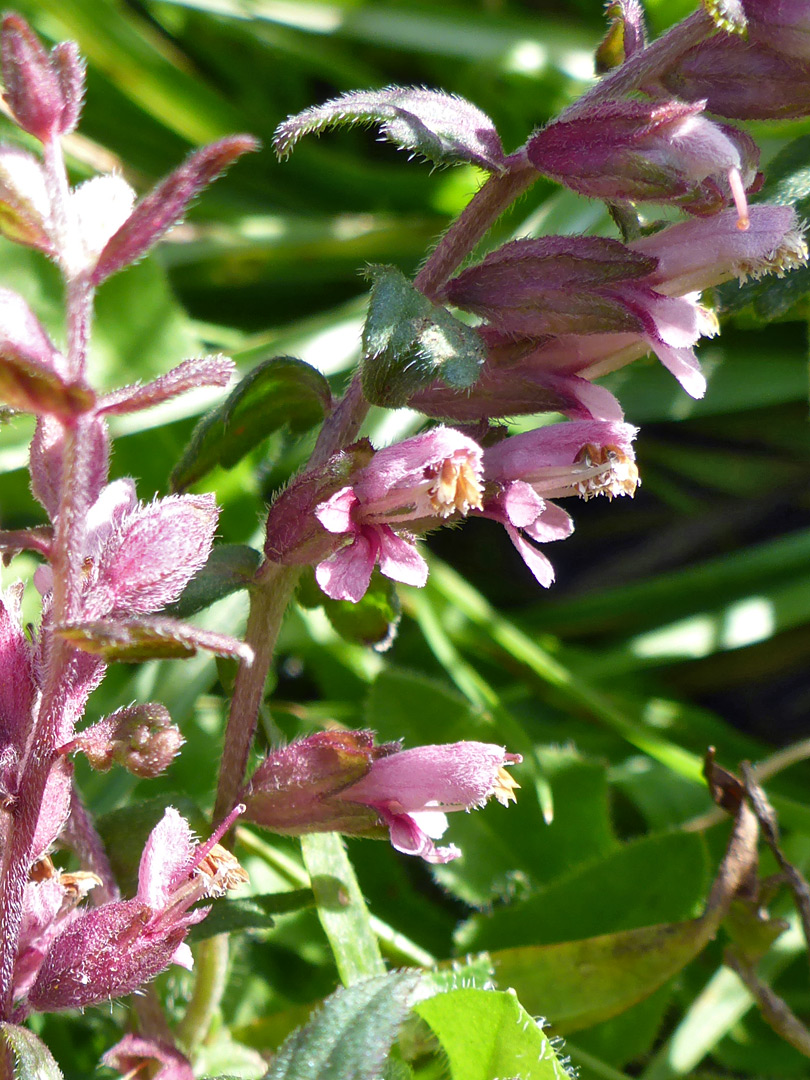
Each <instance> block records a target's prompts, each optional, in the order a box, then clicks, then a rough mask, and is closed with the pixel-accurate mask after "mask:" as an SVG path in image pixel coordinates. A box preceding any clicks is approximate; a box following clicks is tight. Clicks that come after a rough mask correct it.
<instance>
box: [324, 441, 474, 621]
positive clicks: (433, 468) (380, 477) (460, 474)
mask: <svg viewBox="0 0 810 1080" xmlns="http://www.w3.org/2000/svg"><path fill="white" fill-rule="evenodd" d="M480 505H481V448H480V447H479V446H478V445H477V443H475V442H473V440H472V439H469V438H467V436H466V435H462V434H461V433H460V432H458V431H454V430H453V428H445V427H438V428H434V429H433V430H431V431H428V432H426V433H424V434H422V435H416V436H415V437H414V438H412V439H406V440H405V441H404V442H401V443H397V444H396V445H394V446H389V447H386V448H385V449H384V450H379V451H377V453H376V454H375V455H374V457H373V458H372V459H371V462H370V463H369V464H368V465H367V466H365V467H364V468H362V469H361V470H360V471H359V472H357V473H356V474H355V475H354V476H353V477H352V482H351V485H350V486H347V487H343V488H341V489H340V490H339V491H337V492H335V493H334V494H333V495H331V496H330V497H329V498H328V499H326V500H325V501H324V502H321V503H319V504H318V505H317V506H316V507H315V517H316V518H317V519H318V521H319V522H320V523H321V525H322V526H323V527H324V529H326V530H327V531H328V532H330V533H334V534H335V535H338V536H343V537H345V538H346V539H347V540H348V543H347V544H346V545H344V546H343V547H341V548H340V549H339V550H338V551H336V552H334V554H332V555H330V556H329V557H328V558H326V559H324V560H323V561H322V562H320V563H319V564H318V566H317V568H316V570H315V576H316V579H317V581H318V584H319V585H320V587H321V588H322V589H323V591H324V592H325V593H326V595H327V596H331V597H332V598H333V599H335V600H351V601H352V602H353V603H356V602H357V601H358V600H360V599H361V597H362V596H363V595H364V594H365V592H366V589H367V588H368V585H369V582H370V580H371V574H372V571H373V570H374V566H375V565H376V564H377V563H379V566H380V570H381V571H382V573H383V574H385V576H386V577H389V578H391V579H393V580H394V581H401V582H403V584H406V585H415V586H417V587H421V586H423V585H424V584H425V582H426V581H427V573H428V570H427V563H426V562H425V560H424V559H423V558H422V556H421V555H420V554H419V552H418V551H417V549H416V547H415V545H414V544H413V542H412V541H411V540H410V539H406V538H405V537H403V536H400V535H398V533H396V532H394V528H393V527H394V526H403V525H404V526H407V525H409V524H410V525H411V526H412V527H415V528H416V529H417V530H419V529H424V528H425V527H427V525H428V524H431V523H434V522H437V521H438V522H440V521H443V520H446V519H447V518H449V517H451V516H452V515H454V514H462V515H464V514H466V513H468V511H469V510H471V509H475V508H477V507H480Z"/></svg>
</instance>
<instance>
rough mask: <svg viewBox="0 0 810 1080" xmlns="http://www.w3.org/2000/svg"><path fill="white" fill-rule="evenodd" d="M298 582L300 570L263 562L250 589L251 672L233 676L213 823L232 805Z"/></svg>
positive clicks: (247, 636)
mask: <svg viewBox="0 0 810 1080" xmlns="http://www.w3.org/2000/svg"><path fill="white" fill-rule="evenodd" d="M300 576H301V567H300V566H279V565H278V564H277V563H268V562H265V563H264V564H263V565H262V566H261V567H260V569H259V572H258V574H257V575H256V579H255V582H254V585H253V587H252V589H251V592H250V614H249V615H248V623H247V629H246V631H245V641H246V642H247V643H248V644H249V645H250V646H251V648H252V649H253V653H254V656H253V663H252V664H251V665H250V667H248V666H247V664H241V665H240V667H239V671H238V673H237V676H236V683H235V685H234V690H233V698H232V699H231V708H230V712H229V714H228V723H227V726H226V728H225V745H224V747H223V750H222V762H221V764H220V771H219V782H218V786H217V797H216V802H215V804H214V821H215V822H216V821H221V820H222V818H224V817H225V816H226V815H227V814H228V813H229V812H230V811H231V810H232V809H233V807H234V805H235V804H236V801H237V797H238V794H239V789H240V787H241V786H242V781H243V780H244V777H245V769H246V768H247V763H248V757H249V755H250V747H251V745H252V743H253V736H254V735H255V733H256V724H257V722H258V717H259V706H260V705H261V703H262V697H263V696H264V685H265V683H266V681H267V674H268V672H269V671H270V665H271V663H272V661H273V652H274V650H275V647H276V641H277V640H278V633H279V630H280V629H281V622H282V619H283V618H284V612H285V611H286V610H287V605H288V604H289V602H290V598H291V597H292V594H293V592H294V590H295V586H296V584H297V583H298V578H299V577H300Z"/></svg>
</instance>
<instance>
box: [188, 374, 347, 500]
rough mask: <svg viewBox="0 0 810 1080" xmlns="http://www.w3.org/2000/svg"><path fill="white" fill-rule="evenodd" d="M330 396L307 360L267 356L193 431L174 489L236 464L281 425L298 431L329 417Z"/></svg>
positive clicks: (306, 429) (324, 380)
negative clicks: (219, 468)
mask: <svg viewBox="0 0 810 1080" xmlns="http://www.w3.org/2000/svg"><path fill="white" fill-rule="evenodd" d="M331 400H332V399H331V391H330V390H329V384H328V383H327V381H326V379H325V378H324V377H323V375H321V373H320V372H319V371H316V369H315V368H313V367H310V365H309V364H305V363H304V361H303V360H296V359H295V358H294V357H291V356H276V357H274V358H273V359H271V360H265V361H264V362H263V363H261V364H259V365H258V366H257V367H255V368H254V369H253V371H251V372H250V373H249V374H248V375H246V376H245V378H244V379H242V381H241V382H240V383H239V385H238V386H237V387H236V389H235V390H233V391H232V392H231V394H229V396H228V397H227V399H226V400H225V401H224V402H223V403H222V405H220V406H219V407H218V408H216V409H214V410H213V412H210V413H209V414H208V415H207V416H205V417H203V419H202V420H201V421H200V423H199V424H198V425H197V427H196V428H195V429H194V432H193V433H192V436H191V440H190V442H189V444H188V446H187V447H186V449H185V451H184V452H183V454H182V456H181V458H180V461H179V462H178V463H177V465H176V466H175V468H174V470H173V472H172V476H171V485H172V488H173V490H175V491H181V490H183V489H185V488H187V487H188V486H189V485H190V484H193V483H195V482H196V481H197V480H199V479H200V478H201V477H202V476H205V474H206V473H208V472H210V471H211V469H213V468H214V467H215V466H216V465H220V466H222V468H224V469H231V468H233V466H234V465H236V464H237V462H239V461H240V460H241V459H242V458H243V457H244V456H245V454H247V453H248V452H249V451H250V450H252V449H253V448H254V447H255V446H258V444H259V443H261V442H262V441H263V440H264V439H266V438H267V436H268V435H270V434H272V432H274V431H278V430H279V429H280V428H284V427H286V428H288V429H289V430H290V431H292V432H294V433H296V434H299V433H301V432H304V431H308V430H309V429H310V428H312V427H314V426H315V425H316V424H318V423H319V422H320V421H321V420H322V419H323V417H324V416H325V415H326V413H327V412H328V410H329V408H330V407H331Z"/></svg>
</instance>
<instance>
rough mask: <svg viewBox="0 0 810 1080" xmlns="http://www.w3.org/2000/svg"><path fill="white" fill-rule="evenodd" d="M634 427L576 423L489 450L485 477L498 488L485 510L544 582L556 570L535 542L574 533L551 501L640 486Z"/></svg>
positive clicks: (529, 434)
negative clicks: (501, 527) (635, 455)
mask: <svg viewBox="0 0 810 1080" xmlns="http://www.w3.org/2000/svg"><path fill="white" fill-rule="evenodd" d="M635 434H636V429H635V428H634V427H631V426H630V425H629V424H622V423H616V422H605V421H595V420H594V421H576V420H572V421H570V422H568V423H562V424H551V425H549V426H548V427H542V428H536V429H535V430H534V431H527V432H524V433H523V434H521V435H513V436H512V437H511V438H508V439H504V440H503V441H502V442H499V443H496V444H495V445H494V446H492V447H489V448H488V449H487V450H485V451H484V477H485V480H486V481H487V482H488V484H490V483H492V484H494V485H495V488H496V490H495V493H494V494H493V495H491V496H489V497H488V498H487V499H486V501H485V503H484V507H483V509H482V510H481V515H482V516H483V517H488V518H492V519H493V520H494V521H498V522H500V524H501V525H503V526H504V528H505V529H506V531H507V534H508V535H509V538H510V540H511V541H512V543H513V544H514V545H515V547H516V548H517V550H518V552H519V553H520V556H521V558H522V559H523V561H524V562H525V563H526V565H527V566H528V568H529V569H530V570H531V572H532V573H533V574H534V576H535V578H536V579H537V581H538V582H539V583H540V584H541V585H545V586H546V587H547V586H549V585H550V584H551V583H552V582H553V580H554V570H553V568H552V566H551V563H550V562H549V560H548V559H547V558H546V556H545V555H544V554H543V553H542V552H541V551H538V549H537V547H536V546H535V545H536V544H539V543H548V542H549V541H550V540H561V539H564V538H565V537H566V536H569V535H570V534H571V532H572V531H573V527H574V526H573V523H572V522H571V519H570V518H569V516H568V514H566V513H565V511H564V510H561V509H560V507H558V506H556V505H555V504H554V503H552V502H549V501H548V500H549V499H551V498H560V497H562V496H566V495H579V496H580V497H581V498H584V499H590V498H593V497H594V496H596V495H605V496H607V498H609V499H612V498H614V497H615V496H617V495H632V494H633V493H634V491H635V489H636V485H637V484H638V470H637V469H636V466H635V457H634V454H633V446H632V443H633V438H634V437H635Z"/></svg>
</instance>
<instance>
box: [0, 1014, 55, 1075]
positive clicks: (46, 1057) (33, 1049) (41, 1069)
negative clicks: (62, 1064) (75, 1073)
mask: <svg viewBox="0 0 810 1080" xmlns="http://www.w3.org/2000/svg"><path fill="white" fill-rule="evenodd" d="M0 1035H1V1036H2V1038H3V1039H4V1041H5V1043H6V1046H7V1047H8V1048H9V1049H10V1050H11V1053H12V1055H13V1056H14V1077H13V1080H63V1075H62V1070H61V1069H60V1068H59V1066H58V1065H57V1064H56V1062H55V1061H54V1059H53V1055H52V1054H51V1052H50V1050H49V1049H48V1047H47V1046H46V1045H45V1043H44V1042H42V1040H41V1039H40V1038H39V1036H37V1035H35V1034H34V1033H33V1031H29V1030H28V1028H24V1027H18V1025H17V1024H5V1023H3V1024H0ZM0 1053H5V1051H3V1050H0Z"/></svg>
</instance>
